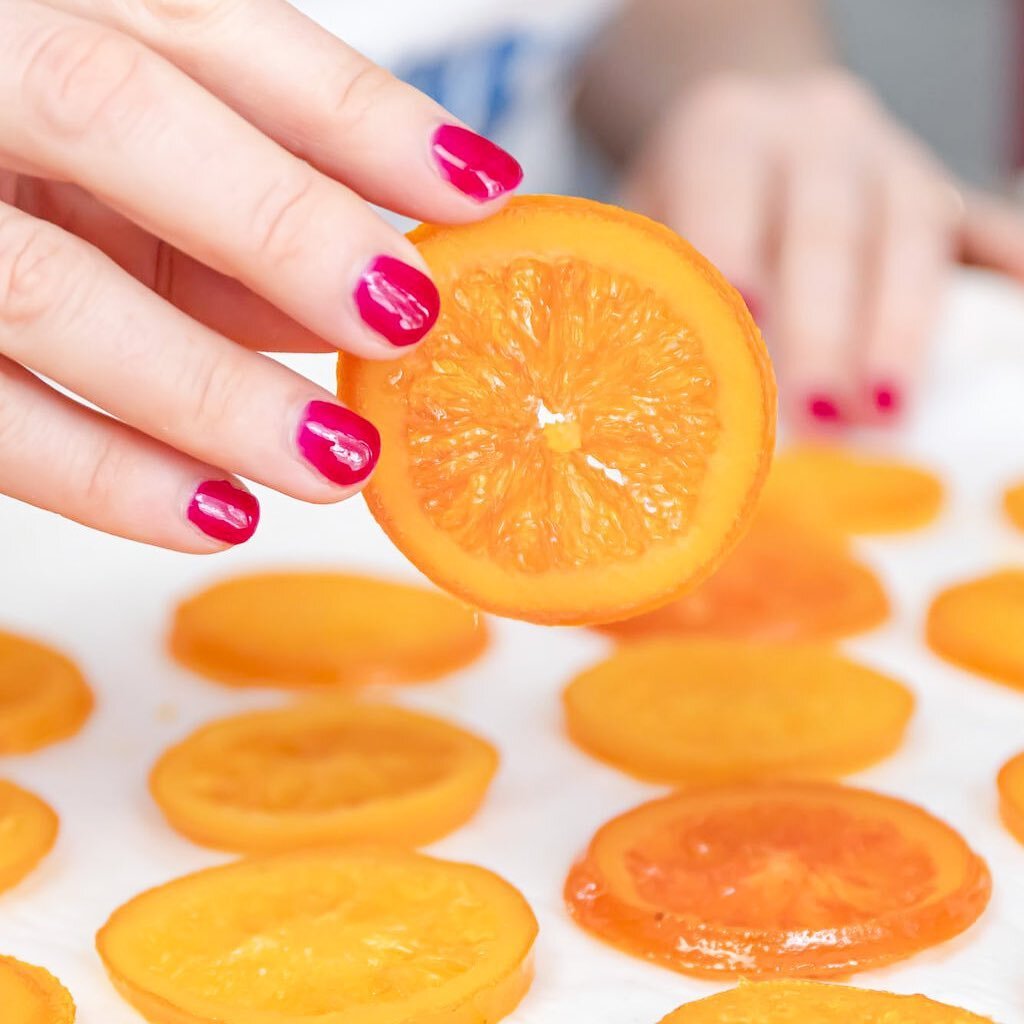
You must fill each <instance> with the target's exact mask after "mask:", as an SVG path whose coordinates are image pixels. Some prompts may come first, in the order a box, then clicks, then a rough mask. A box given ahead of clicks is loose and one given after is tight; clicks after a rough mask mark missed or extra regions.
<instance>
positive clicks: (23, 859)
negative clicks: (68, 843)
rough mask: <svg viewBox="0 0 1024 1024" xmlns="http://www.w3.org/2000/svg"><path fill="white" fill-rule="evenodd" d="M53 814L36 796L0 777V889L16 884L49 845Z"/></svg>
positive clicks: (53, 834) (54, 825)
mask: <svg viewBox="0 0 1024 1024" xmlns="http://www.w3.org/2000/svg"><path fill="white" fill-rule="evenodd" d="M56 838H57V815H56V814H54V812H53V811H52V810H51V808H50V806H49V805H48V804H45V803H44V802H43V801H42V800H40V799H39V797H37V796H35V795H34V794H32V793H29V792H28V790H25V789H22V788H21V787H20V786H16V785H14V783H13V782H6V781H4V780H2V779H0V891H2V890H4V889H10V888H11V887H12V886H14V885H17V884H18V882H20V881H21V880H22V879H23V878H24V877H25V876H26V875H27V874H28V873H29V872H30V871H31V870H32V869H33V868H34V867H35V866H36V865H37V864H38V863H39V862H40V861H41V860H42V859H43V857H45V856H46V855H47V854H48V853H49V852H50V849H51V848H52V846H53V844H54V841H55V840H56Z"/></svg>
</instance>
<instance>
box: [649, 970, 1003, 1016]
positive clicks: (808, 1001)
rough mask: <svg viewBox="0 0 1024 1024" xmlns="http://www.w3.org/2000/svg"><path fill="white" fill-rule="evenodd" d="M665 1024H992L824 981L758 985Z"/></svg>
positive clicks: (682, 1011) (920, 1000)
mask: <svg viewBox="0 0 1024 1024" xmlns="http://www.w3.org/2000/svg"><path fill="white" fill-rule="evenodd" d="M661 1024H992V1021H990V1020H989V1019H988V1018H987V1017H979V1016H978V1015H977V1014H975V1013H968V1012H967V1011H966V1010H961V1009H958V1008H957V1007H955V1006H947V1005H946V1004H945V1003H936V1002H935V1001H934V1000H931V999H926V998H925V997H924V996H896V995H892V994H891V993H889V992H873V991H870V990H869V989H863V988H849V987H847V986H846V985H824V984H822V983H821V982H820V981H758V982H748V983H744V984H741V985H740V986H739V988H734V989H730V990H729V991H728V992H720V993H719V994H718V995H715V996H708V997H707V998H706V999H698V1000H697V1002H695V1003H687V1004H686V1005H685V1006H680V1007H679V1009H678V1010H675V1011H673V1012H672V1013H670V1014H669V1015H668V1016H667V1017H665V1018H664V1019H663V1020H662V1021H661Z"/></svg>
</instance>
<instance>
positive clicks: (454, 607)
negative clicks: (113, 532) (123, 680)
mask: <svg viewBox="0 0 1024 1024" xmlns="http://www.w3.org/2000/svg"><path fill="white" fill-rule="evenodd" d="M486 645H487V632H486V629H485V627H484V625H483V623H482V622H481V621H480V617H479V615H477V614H476V612H474V611H473V610H472V609H470V608H467V607H465V606H464V605H462V604H459V602H457V601H454V600H452V598H450V597H449V596H448V595H447V594H441V593H437V592H436V591H432V590H425V589H423V588H422V587H410V586H406V585H405V584H402V583H391V582H388V581H387V580H379V579H372V578H370V577H366V576H352V575H347V574H345V573H330V572H269V573H256V574H253V575H248V576H238V577H236V578H234V579H229V580H224V581H223V582H221V583H217V584H214V585H213V586H212V587H209V588H208V589H206V590H203V591H201V592H200V593H198V594H196V595H195V596H194V597H191V598H189V599H188V600H187V601H185V602H183V603H182V604H181V605H179V606H178V610H177V612H176V613H175V616H174V625H173V627H172V630H171V639H170V646H171V653H172V654H173V655H174V656H175V657H176V658H177V659H178V661H180V662H181V663H182V664H183V665H185V666H186V667H188V668H190V669H193V670H194V671H196V672H198V673H199V674H200V675H204V676H207V677H209V678H211V679H216V680H218V681H219V682H222V683H230V684H234V685H250V686H260V685H264V686H331V685H340V684H356V683H370V682H407V681H412V680H422V679H433V678H435V677H437V676H440V675H444V674H445V673H446V672H453V671H454V670H455V669H457V668H461V667H462V666H463V665H466V664H468V663H469V662H471V661H472V660H473V659H474V658H476V657H477V655H479V654H480V653H481V651H483V649H484V647H485V646H486Z"/></svg>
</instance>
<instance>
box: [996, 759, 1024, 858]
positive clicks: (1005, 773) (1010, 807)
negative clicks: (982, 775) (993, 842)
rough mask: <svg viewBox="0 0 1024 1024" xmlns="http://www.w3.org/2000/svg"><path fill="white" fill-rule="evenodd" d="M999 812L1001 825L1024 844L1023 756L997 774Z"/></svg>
mask: <svg viewBox="0 0 1024 1024" xmlns="http://www.w3.org/2000/svg"><path fill="white" fill-rule="evenodd" d="M998 784H999V811H1000V814H1001V815H1002V819H1003V824H1004V825H1006V827H1007V828H1008V829H1009V830H1010V832H1011V833H1012V834H1013V835H1014V836H1015V837H1016V838H1017V839H1019V840H1020V841H1021V842H1022V843H1024V754H1018V755H1017V756H1016V757H1014V758H1011V759H1010V760H1009V761H1007V762H1006V764H1004V765H1003V767H1002V769H1001V770H1000V772H999V780H998Z"/></svg>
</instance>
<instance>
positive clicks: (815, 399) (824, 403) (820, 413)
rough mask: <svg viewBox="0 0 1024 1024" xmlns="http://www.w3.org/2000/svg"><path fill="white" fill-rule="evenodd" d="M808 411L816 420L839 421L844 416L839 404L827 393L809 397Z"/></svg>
mask: <svg viewBox="0 0 1024 1024" xmlns="http://www.w3.org/2000/svg"><path fill="white" fill-rule="evenodd" d="M807 411H808V413H810V415H811V416H813V417H814V418H815V419H816V420H821V421H822V422H825V423H828V422H831V423H837V422H838V421H839V420H841V419H842V418H843V417H842V413H841V412H840V411H839V406H838V404H837V403H836V402H835V400H834V399H832V398H829V397H828V396H827V395H811V397H810V398H808V399H807Z"/></svg>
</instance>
